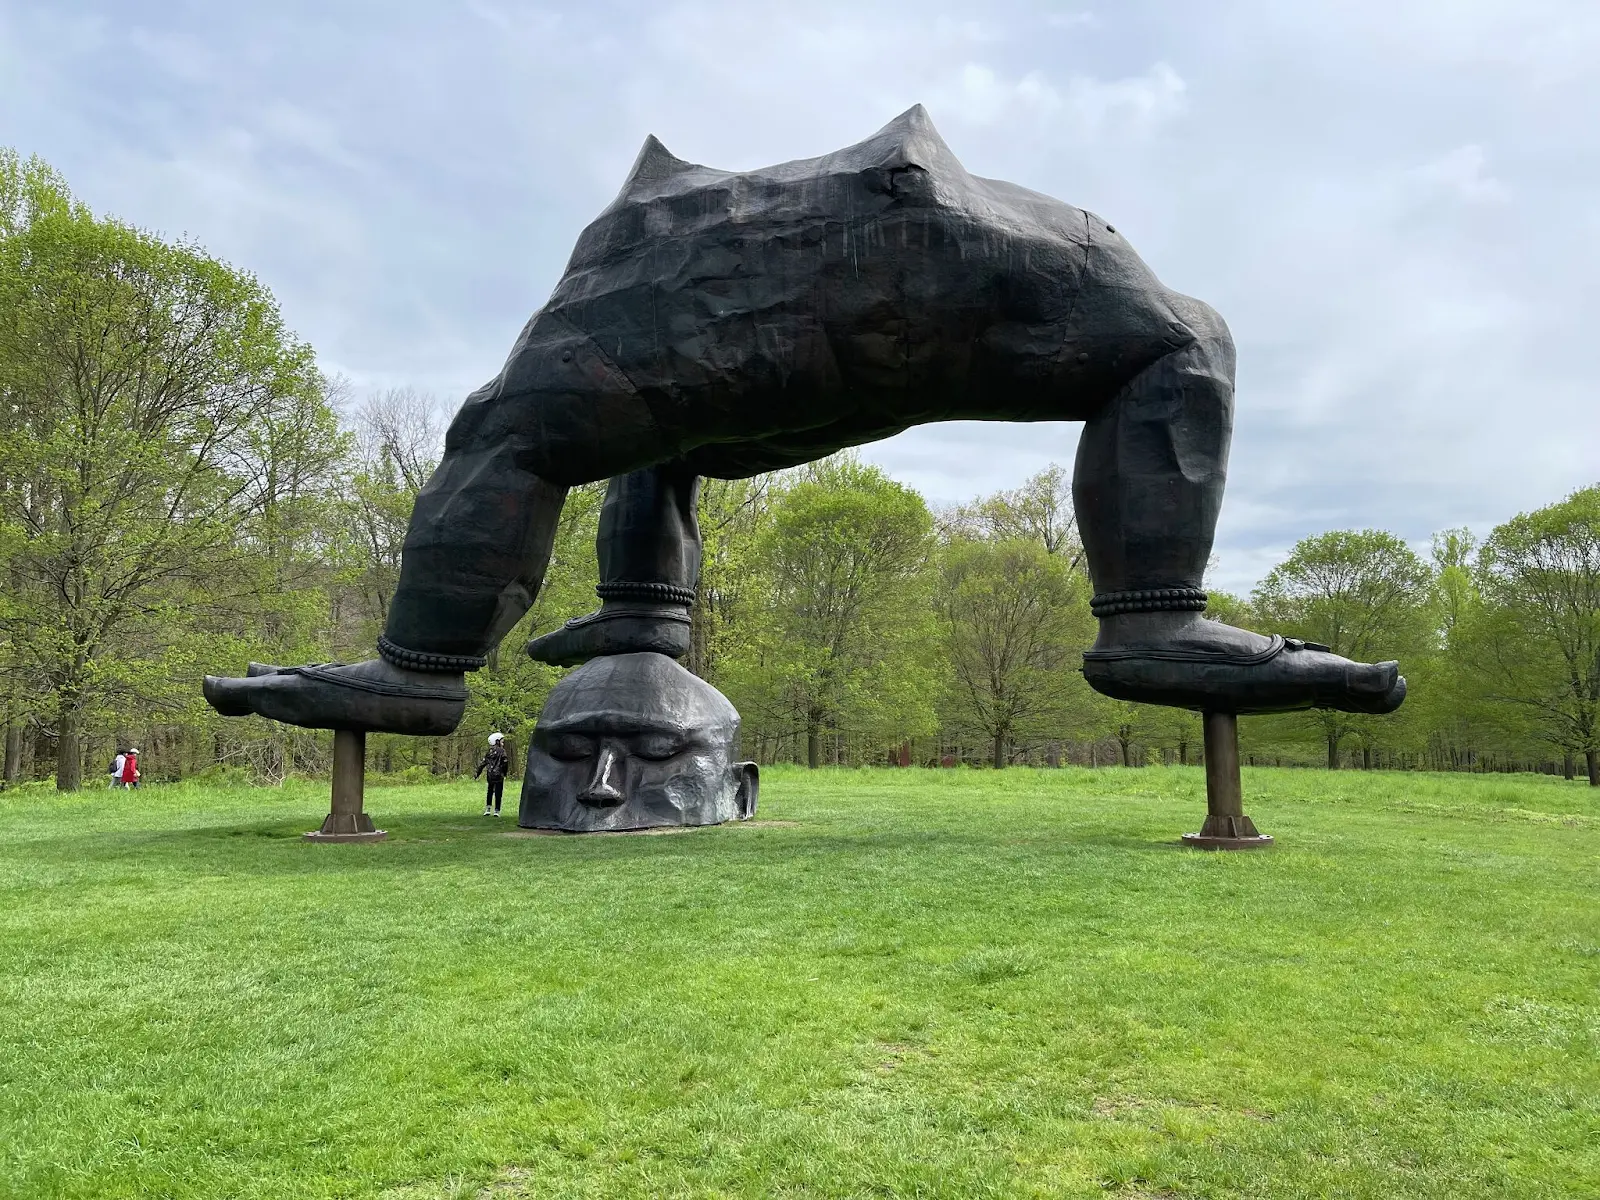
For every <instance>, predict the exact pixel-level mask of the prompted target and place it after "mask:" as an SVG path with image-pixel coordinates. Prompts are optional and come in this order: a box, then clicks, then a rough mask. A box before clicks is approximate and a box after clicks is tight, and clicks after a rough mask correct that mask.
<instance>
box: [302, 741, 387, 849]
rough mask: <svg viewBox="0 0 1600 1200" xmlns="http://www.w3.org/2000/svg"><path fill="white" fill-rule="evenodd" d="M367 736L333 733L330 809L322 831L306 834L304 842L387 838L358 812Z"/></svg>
mask: <svg viewBox="0 0 1600 1200" xmlns="http://www.w3.org/2000/svg"><path fill="white" fill-rule="evenodd" d="M366 770H367V735H366V733H364V732H362V731H360V730H354V729H336V730H334V731H333V809H332V811H331V812H329V813H328V816H327V819H326V820H324V821H323V822H322V828H321V829H316V830H313V831H312V832H310V833H308V834H306V841H308V842H381V841H383V840H384V839H385V838H387V837H388V836H389V835H388V834H387V833H385V832H384V831H383V830H382V829H375V828H373V825H372V818H371V817H369V816H368V815H367V814H366V813H365V812H363V811H362V809H361V803H362V798H363V792H364V791H365V790H366V787H365V785H366Z"/></svg>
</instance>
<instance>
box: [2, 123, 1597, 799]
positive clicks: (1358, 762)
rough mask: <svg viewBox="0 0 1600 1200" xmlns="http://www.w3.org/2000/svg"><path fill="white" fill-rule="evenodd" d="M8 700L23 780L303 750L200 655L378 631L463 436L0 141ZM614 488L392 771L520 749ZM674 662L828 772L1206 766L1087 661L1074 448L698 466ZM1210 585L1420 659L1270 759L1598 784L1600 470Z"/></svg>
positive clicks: (1268, 728) (581, 590)
mask: <svg viewBox="0 0 1600 1200" xmlns="http://www.w3.org/2000/svg"><path fill="white" fill-rule="evenodd" d="M0 405H3V406H4V412H5V415H6V418H7V419H6V421H5V423H4V426H3V428H0V564H3V570H4V573H5V574H4V579H5V583H4V586H3V588H0V725H3V729H4V738H3V743H4V746H3V749H4V752H3V771H0V783H3V784H4V785H5V786H13V785H16V784H18V783H20V782H24V781H27V780H31V779H45V778H52V777H53V778H54V779H55V781H56V785H57V786H58V787H60V788H62V789H64V790H71V789H73V788H76V787H78V786H80V784H81V783H82V782H83V781H84V780H85V779H87V780H90V781H93V780H94V779H95V778H96V777H97V776H99V775H100V773H101V772H102V770H103V766H102V764H103V763H104V762H105V761H107V760H109V758H110V757H111V755H112V753H113V752H114V751H115V750H116V749H117V748H118V746H119V745H128V744H130V743H132V744H137V745H139V746H140V748H141V749H142V750H143V752H144V753H143V755H142V759H143V769H144V772H145V777H146V779H149V780H152V781H154V780H160V779H176V778H182V777H187V776H192V775H196V774H205V773H209V774H211V775H213V776H215V775H238V776H241V777H244V776H247V777H249V778H251V779H255V780H261V781H268V782H271V781H276V780H281V779H282V778H284V777H285V776H286V775H287V774H290V773H293V772H308V771H319V770H323V769H325V767H326V762H327V757H328V753H329V746H330V743H331V738H330V736H329V735H327V734H325V733H321V732H318V731H312V730H301V729H294V728H291V727H287V726H281V725H277V724H274V723H272V722H268V721H264V720H261V719H259V718H249V719H245V720H238V719H232V720H230V719H223V718H219V717H217V716H216V715H215V714H214V713H212V712H211V711H210V709H209V708H208V707H207V706H206V705H205V703H204V701H203V700H202V698H201V696H200V690H199V680H200V676H201V675H203V674H205V673H208V672H210V673H238V672H242V671H243V669H244V666H245V663H246V662H247V660H249V659H252V658H255V659H260V660H266V661H279V662H307V661H328V660H340V659H343V660H349V659H353V658H362V657H368V656H370V654H371V653H372V646H373V644H374V642H375V640H376V637H377V634H378V632H379V631H380V630H381V629H382V626H383V623H384V619H385V617H386V615H387V606H388V603H389V598H390V596H391V595H392V592H393V589H394V586H395V581H396V579H397V577H398V568H399V559H400V547H401V545H402V543H403V540H404V536H405V530H406V524H407V521H408V519H409V516H410V512H411V506H412V503H413V501H414V498H415V496H416V493H417V491H418V490H419V489H420V488H421V486H422V484H423V483H424V482H425V481H426V479H427V477H428V475H429V473H430V472H431V471H432V469H433V466H434V463H435V461H436V458H437V455H438V453H439V448H440V445H441V443H442V438H443V428H444V421H443V418H442V415H441V411H440V407H439V405H438V404H437V403H436V402H435V401H434V400H433V399H432V398H431V397H429V396H426V395H423V394H420V393H418V392H416V391H414V390H411V389H404V388H401V389H390V390H387V391H383V392H380V393H376V394H373V395H370V396H367V397H365V398H364V399H362V400H360V401H359V402H357V401H356V400H354V399H353V398H352V396H351V394H350V389H349V388H348V387H347V386H346V385H345V384H344V383H343V381H341V380H338V379H334V378H329V377H328V376H326V375H325V374H323V373H322V372H321V371H320V370H319V369H318V367H317V365H316V360H315V356H314V354H313V352H312V350H311V348H310V347H308V346H306V345H304V344H303V343H301V342H299V341H297V340H296V339H295V338H294V337H293V335H292V334H290V333H289V332H288V330H287V328H286V326H285V323H284V321H283V319H282V317H281V314H280V313H279V312H278V310H277V307H276V304H275V302H274V301H273V299H272V297H271V295H270V293H269V292H268V291H267V289H266V288H264V287H263V286H262V285H261V284H260V283H259V282H258V281H257V280H256V279H254V277H253V276H251V275H249V274H248V273H245V272H241V271H239V270H237V269H235V268H233V267H231V266H229V265H228V264H226V263H223V262H220V261H219V260H217V259H215V258H214V257H211V256H209V255H208V254H206V253H205V251H204V250H203V249H202V248H200V247H199V246H196V245H195V244H193V243H192V242H187V241H169V240H163V239H161V238H159V237H156V236H154V235H152V234H149V233H146V232H143V231H140V230H137V229H133V228H131V227H128V226H126V225H124V224H122V223H120V222H117V221H115V220H111V219H106V218H101V217H96V216H95V215H94V214H92V213H90V212H89V211H88V210H87V209H86V208H85V207H84V206H82V205H81V204H79V203H78V202H77V201H75V200H74V199H73V197H72V196H71V193H70V191H69V190H68V189H67V187H66V184H65V183H64V181H62V180H61V179H60V178H59V176H57V175H56V174H55V173H54V172H53V171H52V170H51V169H50V168H49V167H48V165H46V164H44V163H43V162H41V161H39V160H37V159H31V160H22V159H21V158H19V157H18V156H17V155H16V154H14V153H12V152H10V151H6V150H4V149H0ZM603 492H604V485H603V483H597V484H591V485H587V486H585V487H581V488H576V489H574V490H573V492H572V493H571V495H570V497H569V499H568V502H567V507H566V509H565V511H564V513H563V516H562V520H561V527H560V530H559V534H558V537H557V539H556V547H555V554H554V558H553V560H552V563H551V566H550V570H549V573H548V575H547V578H546V582H545V586H544V588H543V589H542V590H541V592H540V594H539V596H538V598H537V600H536V603H535V605H534V607H533V610H532V611H531V612H530V613H529V614H528V616H527V618H525V620H524V621H523V623H522V624H521V625H519V627H518V628H517V629H516V630H514V631H513V632H512V634H511V635H510V636H509V637H508V638H507V640H506V642H505V643H504V644H503V645H502V646H501V647H500V648H499V650H498V651H497V652H496V653H494V654H493V655H491V657H490V662H489V665H488V667H487V668H486V669H485V670H483V671H481V672H477V673H475V674H473V675H471V676H469V677H468V678H469V685H470V688H471V692H472V700H471V703H470V704H469V706H468V710H467V715H466V718H465V719H464V721H463V723H462V727H461V729H460V730H459V731H458V732H457V733H455V734H453V735H451V736H450V737H447V738H430V739H410V738H401V737H392V736H375V737H373V738H371V739H369V753H370V755H371V756H372V759H371V765H372V767H373V768H374V769H375V770H377V771H379V772H382V773H386V774H391V775H402V776H404V775H407V774H409V775H411V776H413V777H431V776H434V775H450V774H458V773H462V772H464V771H470V770H471V768H472V766H473V765H474V764H475V763H476V761H477V758H478V756H479V748H480V745H481V743H482V742H483V740H484V737H485V736H486V735H487V733H488V732H489V731H490V730H491V729H497V730H500V731H501V732H504V733H505V734H506V735H507V736H508V737H509V738H510V739H511V740H512V742H513V744H514V745H516V746H518V747H526V745H527V744H528V735H529V733H530V732H531V730H532V727H533V724H534V722H535V720H536V718H537V715H538V711H539V708H540V705H541V704H542V702H543V699H544V696H545V695H546V693H547V692H548V691H549V689H550V687H551V686H553V684H554V683H555V682H556V680H558V679H559V678H560V677H561V675H562V672H561V671H559V670H556V669H554V668H550V667H546V666H544V665H542V664H538V663H534V662H533V661H531V660H530V659H528V658H527V656H526V655H525V654H523V653H522V646H523V644H524V643H525V642H526V640H527V639H528V637H530V636H532V634H534V633H536V632H541V631H544V630H547V629H549V628H552V627H553V626H555V625H556V624H558V623H559V622H560V621H562V620H564V619H566V618H567V617H570V616H574V615H577V614H580V613H583V612H586V611H588V610H590V609H591V608H593V606H594V604H595V599H594V592H593V588H594V584H595V572H596V568H595V561H594V546H593V541H594V534H595V528H596V524H597V519H598V515H599V507H600V501H601V498H602V496H603ZM700 522H701V528H702V531H703V534H704V538H705V558H704V568H703V571H702V576H701V580H700V587H699V593H698V598H697V601H696V604H695V607H694V611H693V618H694V620H693V639H692V642H693V644H692V649H691V652H690V655H689V657H688V659H687V660H686V665H687V666H689V667H690V669H692V670H694V671H695V672H696V673H698V674H700V675H701V676H703V677H704V678H706V679H707V680H709V681H710V682H712V683H713V684H714V685H716V686H717V687H719V688H720V689H722V690H723V691H724V692H725V693H726V694H727V695H728V697H729V698H730V699H731V700H732V701H733V702H734V703H735V705H736V706H737V707H738V708H739V710H740V712H741V714H742V715H743V721H744V725H743V738H744V744H745V751H746V753H747V754H749V755H750V756H751V757H754V758H756V759H757V760H758V761H760V762H762V763H773V762H781V761H793V762H800V763H806V764H808V765H810V766H813V767H815V766H821V765H825V764H826V765H841V766H847V765H859V764H865V763H898V764H909V763H924V764H946V765H954V764H957V763H970V764H981V765H987V766H990V767H996V768H999V767H1005V766H1008V765H1012V764H1035V765H1043V764H1048V765H1060V764H1064V763H1082V764H1084V765H1088V766H1101V765H1111V764H1114V763H1115V764H1121V765H1124V766H1136V765H1143V764H1146V763H1169V762H1170V763H1188V762H1193V761H1198V753H1199V747H1200V743H1201V738H1200V723H1199V719H1198V717H1197V716H1196V715H1195V714H1192V713H1187V712H1182V711H1177V710H1172V709H1162V708H1154V707H1150V706H1143V705H1134V704H1127V703H1123V702H1119V701H1113V700H1109V699H1107V698H1105V697H1102V696H1099V695H1097V694H1095V693H1094V692H1092V691H1091V690H1090V689H1089V688H1088V687H1087V686H1086V685H1085V683H1084V681H1083V679H1082V676H1081V674H1080V673H1079V671H1078V666H1079V663H1080V658H1079V656H1080V655H1081V652H1082V651H1083V650H1084V649H1085V648H1087V646H1088V645H1089V644H1090V643H1091V642H1092V641H1093V639H1094V636H1095V632H1096V625H1095V622H1094V620H1093V618H1092V617H1091V616H1090V614H1089V611H1088V598H1089V595H1090V592H1091V591H1092V588H1091V585H1090V583H1089V579H1088V576H1087V572H1086V568H1085V564H1084V561H1083V548H1082V542H1081V540H1080V539H1079V537H1078V535H1077V528H1076V524H1075V522H1074V518H1073V512H1072V506H1071V501H1070V487H1069V480H1068V477H1067V474H1066V472H1065V471H1063V470H1062V469H1061V468H1060V467H1056V466H1052V467H1050V468H1048V469H1047V470H1045V471H1043V472H1041V473H1039V474H1038V475H1036V476H1034V477H1033V478H1031V479H1029V480H1026V481H1024V482H1022V483H1021V485H1020V486H1018V487H1017V488H1015V489H1012V490H1008V491H1003V492H998V493H996V494H994V495H991V496H988V497H983V498H980V499H978V500H975V501H973V502H972V503H970V504H967V505H960V506H955V507H952V508H948V509H940V510H934V509H930V507H929V505H928V504H927V503H926V501H925V500H924V498H923V497H922V496H921V495H919V494H918V493H917V492H916V491H914V490H913V489H911V488H909V487H907V486H905V485H904V484H901V483H898V482H896V481H894V480H892V479H890V478H889V477H888V476H886V475H885V474H884V473H883V472H882V471H881V470H879V469H877V468H875V467H871V466H867V465H865V464H864V463H862V462H861V460H860V459H859V458H858V457H857V456H856V455H854V454H853V453H845V454H840V455H835V456H833V457H831V458H828V459H825V460H822V461H820V462H817V463H812V464H810V465H808V466H805V467H801V468H798V469H795V470H792V471H786V472H780V473H775V474H772V475H766V476H760V477H756V478H753V479H745V480H734V481H723V480H706V481H705V482H704V484H703V487H702V491H701V497H700ZM1207 615H1208V616H1211V617H1214V618H1217V619H1223V620H1228V621H1230V622H1232V623H1236V624H1242V625H1245V626H1247V627H1252V628H1257V629H1261V630H1263V631H1264V632H1280V633H1283V634H1286V635H1291V636H1300V637H1304V638H1307V639H1309V640H1312V641H1317V642H1322V643H1325V644H1327V645H1329V646H1331V647H1332V648H1333V649H1335V650H1336V651H1338V652H1339V653H1342V654H1346V655H1349V656H1350V657H1354V658H1361V659H1368V660H1371V659H1382V658H1398V659H1400V661H1401V663H1402V669H1403V670H1404V671H1405V674H1406V676H1407V678H1408V681H1409V683H1410V695H1409V697H1408V699H1407V702H1406V705H1405V706H1404V707H1403V708H1402V709H1401V710H1400V712H1399V713H1397V714H1394V715H1393V716H1389V717H1361V716H1351V715H1349V714H1342V713H1299V714H1287V715H1283V716H1275V717H1257V718H1246V719H1245V720H1244V721H1243V722H1242V726H1241V728H1242V742H1243V745H1242V749H1243V752H1244V754H1245V757H1246V760H1247V761H1249V762H1255V763H1263V764H1283V765H1313V764H1316V765H1322V766H1326V767H1329V768H1339V767H1349V766H1361V767H1369V768H1377V767H1382V768H1404V769H1435V770H1461V769H1465V770H1509V769H1521V770H1530V769H1531V770H1545V771H1558V772H1561V773H1563V774H1564V775H1565V776H1566V777H1568V778H1575V777H1576V776H1577V775H1579V774H1580V773H1581V774H1583V775H1585V776H1586V777H1587V779H1588V781H1589V782H1590V783H1593V784H1595V785H1597V786H1600V761H1597V759H1600V484H1597V485H1596V486H1592V487H1589V488H1584V489H1580V490H1579V491H1577V492H1575V493H1573V494H1572V495H1570V496H1568V497H1567V498H1565V499H1564V500H1561V501H1559V502H1556V503H1552V504H1550V505H1548V506H1546V507H1544V508H1541V509H1539V510H1537V511H1535V512H1532V513H1525V514H1520V515H1518V516H1515V517H1513V518H1511V519H1510V520H1508V521H1506V522H1504V523H1503V524H1501V525H1499V526H1498V527H1496V528H1495V529H1494V530H1493V531H1492V532H1491V533H1490V534H1489V535H1488V536H1487V537H1486V538H1484V539H1483V540H1482V541H1481V542H1480V541H1479V540H1477V539H1476V538H1474V537H1473V535H1472V534H1471V533H1470V532H1468V531H1466V530H1460V529H1458V530H1446V531H1443V532H1441V533H1440V534H1438V535H1437V536H1436V537H1435V538H1434V539H1433V544H1432V547H1431V550H1430V552H1429V553H1428V554H1426V555H1421V554H1418V553H1417V552H1416V551H1415V550H1413V549H1412V548H1411V547H1410V546H1408V545H1407V544H1406V543H1405V542H1404V541H1403V540H1401V539H1400V538H1398V537H1396V536H1394V535H1393V534H1391V533H1388V532H1384V531H1381V530H1370V529H1368V530H1334V531H1329V532H1327V533H1323V534H1318V535H1316V536H1313V537H1308V538H1306V539H1303V540H1302V541H1301V542H1300V543H1298V544H1297V545H1296V546H1295V547H1294V548H1293V550H1292V551H1291V552H1290V553H1289V555H1288V556H1287V557H1286V558H1285V559H1284V561H1283V562H1281V563H1279V564H1278V565H1277V566H1276V567H1275V568H1274V569H1273V570H1272V571H1271V572H1270V573H1269V574H1268V575H1267V577H1266V578H1265V579H1263V580H1262V581H1261V583H1260V584H1259V585H1258V586H1257V587H1256V588H1255V589H1253V590H1252V592H1251V593H1250V595H1249V596H1231V595H1227V594H1223V593H1213V594H1212V598H1211V607H1210V610H1209V611H1208V613H1207Z"/></svg>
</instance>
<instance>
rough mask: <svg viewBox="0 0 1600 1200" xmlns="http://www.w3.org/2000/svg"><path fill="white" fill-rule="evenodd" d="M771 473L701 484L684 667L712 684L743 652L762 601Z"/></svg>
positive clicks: (773, 489)
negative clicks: (695, 578)
mask: <svg viewBox="0 0 1600 1200" xmlns="http://www.w3.org/2000/svg"><path fill="white" fill-rule="evenodd" d="M778 480H779V476H778V475H776V474H766V475H757V476H753V477H751V478H749V479H705V480H702V481H701V484H700V496H699V501H698V511H697V517H698V520H699V525H700V537H701V543H702V559H701V566H700V579H699V584H698V587H697V589H696V592H695V604H694V608H693V609H692V611H691V612H690V617H691V619H692V621H693V626H692V632H691V640H690V649H689V656H688V660H687V662H686V664H685V665H686V666H688V668H689V669H690V670H691V671H693V672H694V673H695V674H696V675H699V676H700V677H701V678H702V679H705V680H707V681H708V682H710V683H712V684H716V683H717V682H718V680H719V678H720V677H721V673H722V671H723V668H724V667H725V666H726V664H727V663H728V662H729V661H730V659H732V658H737V657H738V656H739V655H740V654H742V653H745V652H747V651H748V649H749V646H748V640H749V637H750V636H751V634H753V633H754V632H755V631H756V629H758V628H759V620H758V617H759V613H760V612H761V609H762V605H763V603H764V600H765V598H766V591H765V590H764V588H763V584H764V581H765V575H766V572H765V571H764V570H763V564H762V562H761V554H762V548H763V546H764V544H765V543H764V540H763V535H764V531H765V530H766V529H767V527H768V524H769V522H770V518H771V509H772V501H773V497H774V495H775V494H776V490H777V488H778Z"/></svg>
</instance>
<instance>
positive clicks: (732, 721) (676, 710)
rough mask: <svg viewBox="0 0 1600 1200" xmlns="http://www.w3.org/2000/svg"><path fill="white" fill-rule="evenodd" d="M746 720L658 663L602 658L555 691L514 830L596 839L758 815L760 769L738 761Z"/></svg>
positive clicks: (647, 658) (656, 658)
mask: <svg viewBox="0 0 1600 1200" xmlns="http://www.w3.org/2000/svg"><path fill="white" fill-rule="evenodd" d="M738 738H739V714H738V713H737V712H735V711H734V707H733V705H731V704H729V703H728V701H727V699H726V698H725V697H724V696H723V695H722V693H721V692H719V691H717V689H716V688H714V687H712V686H711V685H710V684H709V683H707V682H705V680H703V679H700V678H699V677H698V676H695V675H691V674H690V673H689V672H688V671H686V670H684V669H683V668H682V667H680V666H679V665H678V664H677V663H675V662H673V661H672V659H670V658H668V657H666V656H665V655H661V654H636V653H635V654H618V655H612V656H603V657H600V658H596V659H594V660H593V661H591V662H589V663H588V664H586V665H585V666H582V667H580V668H579V669H578V670H576V671H574V672H573V673H572V674H570V675H568V676H567V677H566V678H565V679H563V680H562V681H561V682H560V683H558V684H556V686H555V687H554V688H552V689H551V691H550V695H549V698H548V699H546V700H545V704H544V711H543V712H541V713H540V714H539V725H538V729H537V731H536V732H535V734H534V738H533V745H532V747H531V749H530V750H529V753H528V770H527V774H526V776H525V777H524V780H523V784H522V807H521V810H520V812H519V814H518V817H517V823H518V824H519V825H522V826H524V827H526V828H529V829H563V830H567V831H569V832H574V833H599V832H611V831H620V830H625V829H654V828H662V827H671V826H678V825H719V824H721V823H722V822H724V821H733V820H748V819H749V818H750V817H752V816H754V815H755V811H756V801H757V798H758V795H759V781H760V776H759V773H758V771H757V769H756V764H755V763H752V762H735V761H734V754H735V752H736V749H737V746H738Z"/></svg>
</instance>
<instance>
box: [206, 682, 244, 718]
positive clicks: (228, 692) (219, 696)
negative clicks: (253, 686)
mask: <svg viewBox="0 0 1600 1200" xmlns="http://www.w3.org/2000/svg"><path fill="white" fill-rule="evenodd" d="M200 691H201V693H202V694H203V695H204V696H205V698H206V703H207V704H209V705H211V707H212V708H214V709H216V711H217V712H218V713H220V714H221V715H223V716H224V717H247V716H249V715H250V714H251V713H252V712H254V711H255V709H253V708H252V707H251V705H250V688H249V685H248V684H247V683H246V682H245V681H244V680H243V679H231V678H228V677H225V676H220V675H207V676H206V677H205V679H204V681H202V682H201V684H200Z"/></svg>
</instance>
